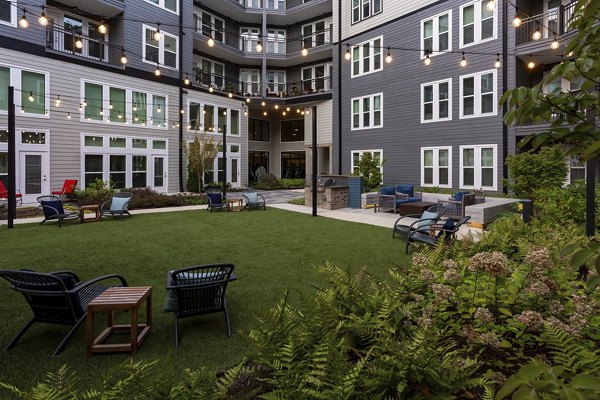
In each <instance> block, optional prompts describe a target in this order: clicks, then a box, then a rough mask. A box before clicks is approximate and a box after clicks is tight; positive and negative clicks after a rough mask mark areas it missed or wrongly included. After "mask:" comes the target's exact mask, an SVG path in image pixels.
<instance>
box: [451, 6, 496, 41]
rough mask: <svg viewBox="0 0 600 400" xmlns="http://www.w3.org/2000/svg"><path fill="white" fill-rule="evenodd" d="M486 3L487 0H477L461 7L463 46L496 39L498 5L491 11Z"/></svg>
mask: <svg viewBox="0 0 600 400" xmlns="http://www.w3.org/2000/svg"><path fill="white" fill-rule="evenodd" d="M486 4H487V0H477V1H475V2H472V3H469V4H466V5H463V6H461V7H460V27H461V28H460V47H461V48H462V47H467V46H471V45H474V44H477V43H481V42H485V41H488V40H493V39H496V37H497V30H498V28H497V26H498V21H497V18H498V15H497V13H496V9H497V8H498V7H495V8H494V9H493V10H492V11H489V10H488V9H487V7H486Z"/></svg>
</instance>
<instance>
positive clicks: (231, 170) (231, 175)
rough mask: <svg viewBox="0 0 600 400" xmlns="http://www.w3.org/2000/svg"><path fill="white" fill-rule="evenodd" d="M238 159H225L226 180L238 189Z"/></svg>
mask: <svg viewBox="0 0 600 400" xmlns="http://www.w3.org/2000/svg"><path fill="white" fill-rule="evenodd" d="M240 161H241V160H240V158H239V157H229V158H227V180H228V181H229V183H231V186H232V187H240V185H241V184H240V176H241V171H240V164H241V162H240Z"/></svg>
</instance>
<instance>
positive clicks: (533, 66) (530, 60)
mask: <svg viewBox="0 0 600 400" xmlns="http://www.w3.org/2000/svg"><path fill="white" fill-rule="evenodd" d="M527 68H529V69H534V68H535V62H533V56H532V55H529V63H527Z"/></svg>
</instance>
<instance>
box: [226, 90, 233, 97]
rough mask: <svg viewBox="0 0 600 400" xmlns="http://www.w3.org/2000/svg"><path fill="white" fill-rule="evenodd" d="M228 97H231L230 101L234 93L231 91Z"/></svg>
mask: <svg viewBox="0 0 600 400" xmlns="http://www.w3.org/2000/svg"><path fill="white" fill-rule="evenodd" d="M227 97H229V98H230V99H231V98H232V97H233V92H232V91H231V90H230V91H229V93H227Z"/></svg>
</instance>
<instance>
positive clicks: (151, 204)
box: [129, 188, 186, 210]
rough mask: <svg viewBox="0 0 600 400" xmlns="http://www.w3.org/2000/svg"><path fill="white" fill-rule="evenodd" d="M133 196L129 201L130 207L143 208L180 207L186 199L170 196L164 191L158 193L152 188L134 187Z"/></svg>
mask: <svg viewBox="0 0 600 400" xmlns="http://www.w3.org/2000/svg"><path fill="white" fill-rule="evenodd" d="M131 192H132V193H133V198H132V199H131V202H130V203H129V209H131V210H135V209H143V208H162V207H179V206H183V205H185V204H186V203H185V199H184V198H183V197H182V196H169V195H167V194H164V193H158V192H155V191H154V190H151V189H150V188H139V189H132V190H131Z"/></svg>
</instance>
